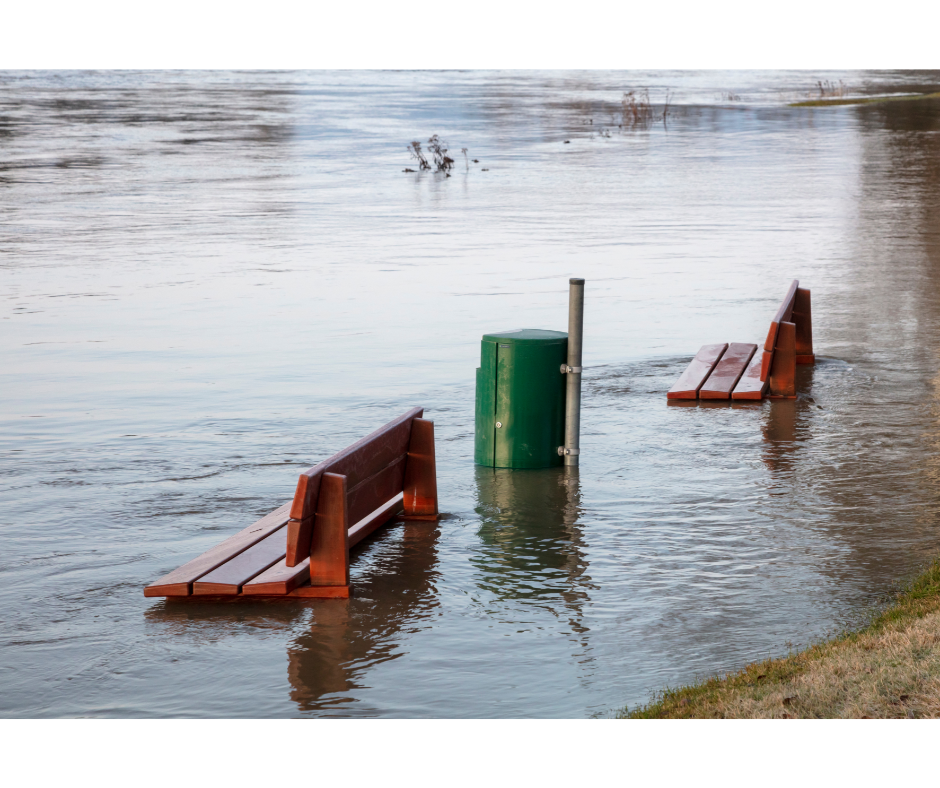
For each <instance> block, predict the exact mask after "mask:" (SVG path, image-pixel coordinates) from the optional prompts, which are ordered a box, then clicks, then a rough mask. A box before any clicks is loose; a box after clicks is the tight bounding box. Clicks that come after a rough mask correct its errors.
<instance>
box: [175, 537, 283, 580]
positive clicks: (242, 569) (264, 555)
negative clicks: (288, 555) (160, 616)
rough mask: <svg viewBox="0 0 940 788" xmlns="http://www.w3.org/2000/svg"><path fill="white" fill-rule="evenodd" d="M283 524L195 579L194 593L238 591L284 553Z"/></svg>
mask: <svg viewBox="0 0 940 788" xmlns="http://www.w3.org/2000/svg"><path fill="white" fill-rule="evenodd" d="M285 533H286V531H285V530H284V528H279V529H278V530H276V531H274V532H273V533H272V534H271V535H270V536H268V537H266V538H264V539H262V540H261V541H260V542H258V543H257V544H255V545H252V546H251V547H249V548H248V549H247V550H245V551H244V552H241V553H239V554H238V555H236V556H235V557H234V558H232V559H231V560H230V561H226V562H225V563H224V564H222V566H220V567H218V568H216V569H213V570H212V571H211V572H209V574H207V575H203V576H202V577H200V578H199V579H198V580H197V581H196V582H195V583H193V595H194V596H199V595H204V594H214V595H218V594H232V595H234V594H237V593H238V592H239V591H240V590H241V587H242V585H243V584H244V583H247V582H248V581H249V580H251V578H253V577H254V576H255V575H259V574H261V573H262V572H263V571H264V570H265V569H267V568H268V567H269V566H271V565H272V564H275V563H277V562H278V561H280V560H281V559H282V558H283V557H284V550H285V547H286V546H285V543H284V535H285Z"/></svg>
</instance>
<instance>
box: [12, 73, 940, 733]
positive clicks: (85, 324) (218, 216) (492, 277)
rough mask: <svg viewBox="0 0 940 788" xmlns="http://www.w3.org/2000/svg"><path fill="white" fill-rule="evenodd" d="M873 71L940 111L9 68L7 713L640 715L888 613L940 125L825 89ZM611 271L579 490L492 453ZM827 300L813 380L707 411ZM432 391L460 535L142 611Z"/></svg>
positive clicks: (922, 395) (921, 451) (927, 283)
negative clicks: (723, 371) (749, 349)
mask: <svg viewBox="0 0 940 788" xmlns="http://www.w3.org/2000/svg"><path fill="white" fill-rule="evenodd" d="M840 79H841V80H843V82H844V84H845V85H847V86H849V88H850V89H851V90H853V91H860V92H863V93H866V94H872V95H874V94H880V93H896V92H904V91H910V90H915V91H920V92H928V91H936V90H938V89H940V87H938V85H940V74H937V73H901V72H890V73H854V72H850V73H838V74H821V73H820V74H817V73H811V72H789V73H776V72H775V73H744V72H705V73H696V74H682V73H663V72H651V73H640V72H621V73H612V72H585V73H575V72H563V73H549V72H528V73H500V72H451V73H429V72H419V73H408V72H385V73H368V72H361V73H357V72H340V73H322V72H321V73H227V72H215V73H189V72H167V73H159V72H157V73H143V74H140V73H114V72H111V73H83V72H67V73H41V72H7V73H2V74H0V419H2V422H0V423H2V430H0V528H2V544H3V550H2V553H0V609H2V611H3V613H2V616H0V621H2V627H0V713H2V714H3V715H4V716H8V717H72V716H110V717H171V716H185V717H291V716H337V717H342V716H349V717H366V716H385V717H605V716H611V715H613V714H615V713H616V711H617V709H619V708H622V707H623V706H625V705H628V704H629V705H631V706H632V705H636V704H639V703H643V702H646V701H647V700H648V699H649V697H650V693H651V692H652V691H654V690H656V689H658V688H661V687H664V686H667V685H675V684H678V683H684V682H688V681H691V680H693V679H695V678H696V677H700V676H705V675H710V674H715V673H720V672H722V671H727V670H731V669H735V668H737V667H740V666H742V665H743V664H745V663H747V662H750V661H752V660H756V659H761V658H765V657H768V656H774V655H782V654H786V653H787V651H788V649H790V648H797V647H800V646H802V645H805V644H807V643H809V642H812V641H813V640H814V639H817V638H820V637H823V636H825V635H826V634H827V633H831V632H833V631H836V630H838V629H839V628H841V627H844V626H846V625H851V624H853V623H855V622H858V621H859V620H861V619H862V618H863V617H864V615H866V613H867V611H869V610H870V609H871V608H872V607H873V606H875V605H877V604H879V602H880V600H882V599H884V597H885V595H886V594H890V593H891V592H892V590H893V589H894V588H896V583H897V582H898V581H899V580H900V579H902V578H904V577H907V576H910V575H911V573H913V572H914V571H916V569H917V568H918V567H919V566H920V565H921V564H922V563H923V562H924V561H925V560H927V559H928V558H929V557H931V556H932V555H934V554H935V552H936V551H937V549H938V548H940V527H938V523H937V510H938V504H940V460H938V447H940V426H938V416H940V412H938V402H940V401H938V385H940V359H938V352H937V349H938V348H940V286H938V274H940V234H938V233H940V102H937V101H935V100H924V101H916V102H894V103H884V104H871V105H865V106H843V107H834V108H822V109H818V108H817V109H813V108H792V107H787V106H786V105H787V102H789V101H793V100H796V99H799V98H800V97H803V96H805V95H806V94H808V93H811V92H812V91H813V89H814V85H815V83H816V81H817V80H830V81H831V82H833V83H836V84H837V83H838V80H840ZM643 88H649V90H650V97H651V99H652V101H653V103H654V104H657V105H659V106H658V109H659V110H661V105H662V103H663V100H664V97H665V94H666V90H667V89H668V90H669V92H670V101H671V105H670V111H669V114H668V115H667V118H666V122H665V123H662V122H660V121H657V122H655V123H652V124H649V125H642V124H641V125H639V126H632V125H630V124H629V123H628V124H627V125H626V126H624V122H623V121H624V118H623V114H622V112H621V103H620V102H621V97H622V95H623V93H624V92H625V91H629V90H638V89H643ZM729 94H733V95H729ZM435 133H437V134H440V135H441V136H442V137H443V138H444V139H445V140H447V141H448V142H449V144H450V150H451V153H452V154H453V153H454V152H455V151H456V152H457V153H456V154H455V155H454V158H455V159H456V166H455V168H454V170H453V172H452V177H449V178H447V177H443V176H441V175H436V174H431V173H414V174H412V173H406V172H403V170H404V169H405V168H406V167H414V166H415V164H414V162H413V161H411V160H409V157H408V153H407V151H406V146H407V144H408V143H409V142H410V141H411V140H414V139H418V140H426V139H427V138H428V137H430V135H432V134H435ZM461 148H467V149H468V152H467V157H466V159H465V158H464V155H463V154H462V153H460V149H461ZM475 160H479V161H475ZM570 276H581V277H584V278H585V279H586V280H587V288H586V303H585V311H586V317H585V351H584V363H585V374H584V395H583V407H584V410H583V414H582V424H583V433H582V456H581V467H580V470H579V472H577V473H575V474H569V475H566V474H565V472H564V471H563V470H545V471H521V472H510V471H505V470H497V471H494V470H492V469H482V468H478V467H475V466H474V465H473V414H474V406H473V397H474V370H475V368H476V366H477V363H478V359H479V348H480V344H479V343H480V337H481V336H482V335H483V334H484V333H487V332H493V331H501V330H509V329H513V328H520V327H528V328H544V329H556V330H557V329H560V330H565V328H566V322H567V315H566V311H567V281H568V278H569V277H570ZM793 278H799V279H800V281H801V283H802V285H803V286H805V287H809V288H811V290H812V293H813V296H812V297H813V322H814V326H813V331H814V340H815V349H816V353H817V355H818V358H819V360H818V363H817V365H816V366H815V367H802V368H800V369H799V377H798V384H799V389H800V392H801V394H800V397H799V399H798V400H796V401H775V402H764V403H758V404H744V405H741V406H730V405H728V404H715V405H709V406H703V405H697V404H695V403H692V404H691V406H689V405H681V404H680V405H667V402H666V398H665V392H666V390H667V389H668V388H669V386H670V385H671V384H672V382H673V381H674V380H675V379H676V378H677V377H678V376H679V374H680V373H681V371H682V369H683V368H684V366H685V364H686V363H687V362H688V360H689V358H690V357H691V356H692V354H693V353H694V352H695V351H696V350H697V349H698V347H699V346H700V345H701V344H704V343H713V342H726V341H738V342H760V341H761V340H762V339H763V337H764V336H765V334H766V330H767V325H768V322H769V320H770V317H771V316H772V314H773V313H774V311H775V309H776V306H777V304H778V303H779V301H780V299H781V298H782V297H783V295H784V293H785V291H786V288H787V285H788V284H789V282H790V280H791V279H793ZM414 405H421V406H423V407H424V408H426V417H427V418H431V419H433V420H434V422H435V428H436V432H437V441H438V444H437V452H438V478H439V489H440V497H441V509H442V511H443V512H445V513H446V514H445V516H444V518H443V519H442V520H441V521H440V522H439V523H431V524H429V523H418V522H412V523H408V524H404V523H399V524H396V525H393V526H391V527H389V528H388V529H386V530H385V531H384V532H382V533H381V534H380V535H379V536H377V537H376V538H373V539H372V540H371V541H369V542H368V543H367V544H365V545H364V547H363V548H362V549H361V550H359V551H358V552H357V553H355V556H354V559H353V563H352V583H353V598H351V599H350V600H348V601H342V600H323V601H304V602H301V601H297V602H280V603H257V602H255V603H250V602H249V603H243V602H237V603H229V604H222V605H217V604H173V603H166V602H164V601H163V600H153V599H145V598H144V597H143V594H142V588H143V586H144V585H145V584H147V583H149V582H151V581H153V580H154V579H156V578H157V577H159V576H160V575H162V574H164V573H165V572H167V571H169V570H171V569H173V568H175V567H176V566H178V565H179V564H181V563H183V562H185V561H187V560H189V559H190V558H192V557H194V556H195V555H197V554H198V553H200V552H202V551H204V550H206V549H208V548H209V547H211V546H212V545H214V544H215V543H217V542H218V541H221V540H222V539H223V538H224V537H225V536H227V535H228V534H230V533H232V532H234V531H236V530H239V529H241V528H243V527H244V526H246V525H248V524H249V523H251V522H252V521H253V520H254V519H256V518H258V517H260V516H261V515H263V514H265V513H267V512H268V511H270V510H272V509H274V508H275V507H277V506H278V505H280V504H282V503H283V502H284V501H286V500H288V499H289V498H290V496H291V495H292V493H293V489H294V485H295V481H296V477H297V473H298V472H299V471H300V470H302V469H304V468H306V467H308V466H310V465H312V464H314V463H316V462H317V461H319V460H321V459H323V458H325V457H327V456H329V455H330V454H332V453H333V452H335V451H337V450H339V449H341V448H343V447H344V446H346V445H348V444H349V443H351V442H352V441H353V440H355V439H357V438H358V437H361V436H362V435H363V434H365V433H367V432H369V431H371V430H372V429H375V428H376V427H378V426H379V425H381V424H383V423H384V422H386V421H388V420H389V419H391V418H393V417H394V416H396V415H398V414H399V413H401V412H403V411H404V410H405V409H406V408H408V407H411V406H414Z"/></svg>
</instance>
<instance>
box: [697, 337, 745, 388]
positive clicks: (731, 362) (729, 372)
mask: <svg viewBox="0 0 940 788" xmlns="http://www.w3.org/2000/svg"><path fill="white" fill-rule="evenodd" d="M756 350H757V345H753V344H744V343H742V342H732V343H731V344H730V345H729V346H728V349H727V350H726V351H725V354H724V355H723V356H722V357H721V361H719V362H718V364H716V365H715V369H714V370H712V374H711V375H709V376H708V380H706V381H705V382H704V383H703V384H702V388H700V389H699V392H698V396H699V399H730V398H731V392H732V391H734V387H735V386H736V385H737V384H738V381H739V380H740V379H741V375H743V374H744V370H745V369H747V365H748V362H750V360H751V357H752V356H753V355H754V352H755V351H756Z"/></svg>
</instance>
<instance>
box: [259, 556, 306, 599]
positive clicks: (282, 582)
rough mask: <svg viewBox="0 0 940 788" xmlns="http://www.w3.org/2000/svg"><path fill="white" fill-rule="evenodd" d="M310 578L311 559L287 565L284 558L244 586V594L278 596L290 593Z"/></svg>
mask: <svg viewBox="0 0 940 788" xmlns="http://www.w3.org/2000/svg"><path fill="white" fill-rule="evenodd" d="M309 579H310V559H309V558H307V559H305V560H304V561H303V562H301V563H300V564H298V565H297V566H287V564H286V563H285V562H284V559H281V560H280V561H278V562H277V563H276V564H274V566H272V567H270V568H269V569H265V570H264V571H263V572H262V573H261V574H260V575H257V576H256V577H253V578H252V579H251V580H249V581H248V582H247V583H245V584H244V585H243V586H242V596H263V595H269V596H272V595H273V596H278V595H283V594H289V593H290V592H291V591H293V590H294V589H295V588H297V586H300V585H303V584H304V583H306V582H307V581H308V580H309Z"/></svg>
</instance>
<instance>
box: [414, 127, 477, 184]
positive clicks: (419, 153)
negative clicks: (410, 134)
mask: <svg viewBox="0 0 940 788" xmlns="http://www.w3.org/2000/svg"><path fill="white" fill-rule="evenodd" d="M460 150H461V152H462V153H463V155H464V158H465V159H466V158H467V148H461V149H460ZM408 153H409V154H411V158H412V159H415V160H416V161H417V162H418V169H420V170H430V169H431V162H430V161H428V157H427V156H426V155H425V153H424V151H423V150H421V143H420V142H418V140H414V141H413V142H412V143H411V144H410V145H409V146H408ZM428 153H429V154H430V155H431V160H432V161H433V163H434V171H435V172H443V173H444V174H445V175H447V176H448V177H450V173H449V172H448V170H450V169H453V166H454V160H453V159H452V158H451V157H450V156H448V155H447V143H446V142H444V140H442V139H441V138H440V137H439V136H438V135H437V134H434V135H433V136H432V137H431V138H430V139H429V140H428ZM473 161H474V162H476V159H474V160H473ZM467 169H468V170H469V169H470V164H469V162H468V163H467ZM405 172H414V170H405Z"/></svg>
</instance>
